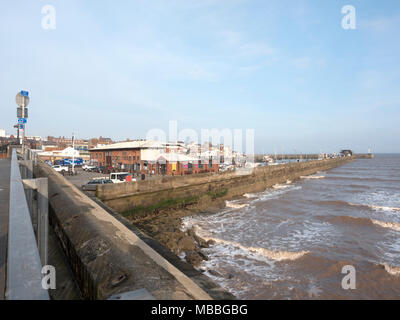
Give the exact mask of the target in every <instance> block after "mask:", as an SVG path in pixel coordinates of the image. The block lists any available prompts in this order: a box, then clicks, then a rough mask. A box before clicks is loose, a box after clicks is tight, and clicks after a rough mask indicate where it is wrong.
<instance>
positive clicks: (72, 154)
mask: <svg viewBox="0 0 400 320" xmlns="http://www.w3.org/2000/svg"><path fill="white" fill-rule="evenodd" d="M38 156H39V157H40V158H41V159H42V160H43V161H51V162H52V163H54V162H55V161H57V160H64V159H72V158H75V159H78V158H82V156H81V155H80V154H79V151H78V150H75V149H73V148H71V147H68V148H65V149H62V150H60V149H58V148H51V147H50V148H47V149H46V150H44V151H39V152H38ZM82 160H83V162H84V163H87V162H89V157H88V158H85V159H84V158H82Z"/></svg>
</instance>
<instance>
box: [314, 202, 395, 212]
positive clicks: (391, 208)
mask: <svg viewBox="0 0 400 320" xmlns="http://www.w3.org/2000/svg"><path fill="white" fill-rule="evenodd" d="M317 204H320V205H335V206H349V207H359V208H365V209H373V210H383V211H400V208H397V207H389V206H377V205H373V204H360V203H351V202H346V201H340V200H336V201H318V202H317Z"/></svg>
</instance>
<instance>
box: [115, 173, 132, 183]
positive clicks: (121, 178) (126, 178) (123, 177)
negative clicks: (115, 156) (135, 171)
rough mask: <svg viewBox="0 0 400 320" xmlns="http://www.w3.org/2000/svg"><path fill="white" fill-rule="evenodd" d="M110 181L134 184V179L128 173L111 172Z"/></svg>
mask: <svg viewBox="0 0 400 320" xmlns="http://www.w3.org/2000/svg"><path fill="white" fill-rule="evenodd" d="M110 180H111V181H112V182H113V183H122V182H132V181H133V182H136V179H135V178H133V177H132V174H131V173H129V172H112V173H110Z"/></svg>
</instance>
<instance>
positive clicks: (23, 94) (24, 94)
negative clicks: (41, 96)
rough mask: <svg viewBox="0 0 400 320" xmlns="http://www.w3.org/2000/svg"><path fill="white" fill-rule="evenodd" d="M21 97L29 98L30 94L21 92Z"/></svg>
mask: <svg viewBox="0 0 400 320" xmlns="http://www.w3.org/2000/svg"><path fill="white" fill-rule="evenodd" d="M21 96H23V97H29V92H28V91H23V90H22V91H21Z"/></svg>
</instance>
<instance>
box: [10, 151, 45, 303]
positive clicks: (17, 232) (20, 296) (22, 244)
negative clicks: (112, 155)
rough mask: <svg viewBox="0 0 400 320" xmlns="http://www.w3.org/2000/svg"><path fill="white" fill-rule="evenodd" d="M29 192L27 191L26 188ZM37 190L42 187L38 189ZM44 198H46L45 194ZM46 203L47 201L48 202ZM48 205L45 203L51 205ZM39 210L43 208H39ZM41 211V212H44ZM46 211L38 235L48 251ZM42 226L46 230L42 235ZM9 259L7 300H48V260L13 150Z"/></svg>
mask: <svg viewBox="0 0 400 320" xmlns="http://www.w3.org/2000/svg"><path fill="white" fill-rule="evenodd" d="M46 184H47V181H46ZM25 188H27V187H26V186H25ZM35 188H38V187H37V186H36V187H35ZM39 188H41V187H39ZM46 189H47V185H46ZM46 192H47V191H46ZM41 196H46V195H45V194H43V193H41ZM39 197H40V196H39ZM42 200H46V201H47V199H42ZM39 201H40V200H39ZM46 201H44V202H45V203H47V202H46ZM38 207H41V206H40V205H39V206H38ZM42 207H43V205H42ZM38 210H39V211H40V210H41V209H38ZM45 210H46V209H45ZM45 210H44V212H43V210H42V213H41V214H42V216H41V218H39V219H38V220H39V221H38V229H37V232H38V239H39V244H40V235H42V237H44V239H45V240H42V242H41V245H42V246H45V250H46V251H47V248H46V244H45V243H46V241H47V235H46V232H47V229H46V228H47V216H46V211H45ZM43 213H44V215H43ZM43 223H44V224H43ZM39 226H41V228H42V229H41V230H40V231H39V228H40V227H39ZM43 241H44V242H45V243H43ZM7 256H8V257H7V290H6V298H7V299H8V300H48V299H49V295H48V292H47V290H46V289H43V287H42V261H43V260H44V264H45V262H46V259H47V257H46V255H45V254H43V253H42V254H39V249H38V246H37V241H36V237H35V231H34V227H33V225H32V219H31V212H30V210H29V206H28V202H27V198H26V196H25V191H24V181H23V180H22V178H21V173H20V168H19V163H18V158H17V153H16V150H15V149H13V150H12V158H11V176H10V208H9V230H8V253H7ZM41 258H42V261H41Z"/></svg>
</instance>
